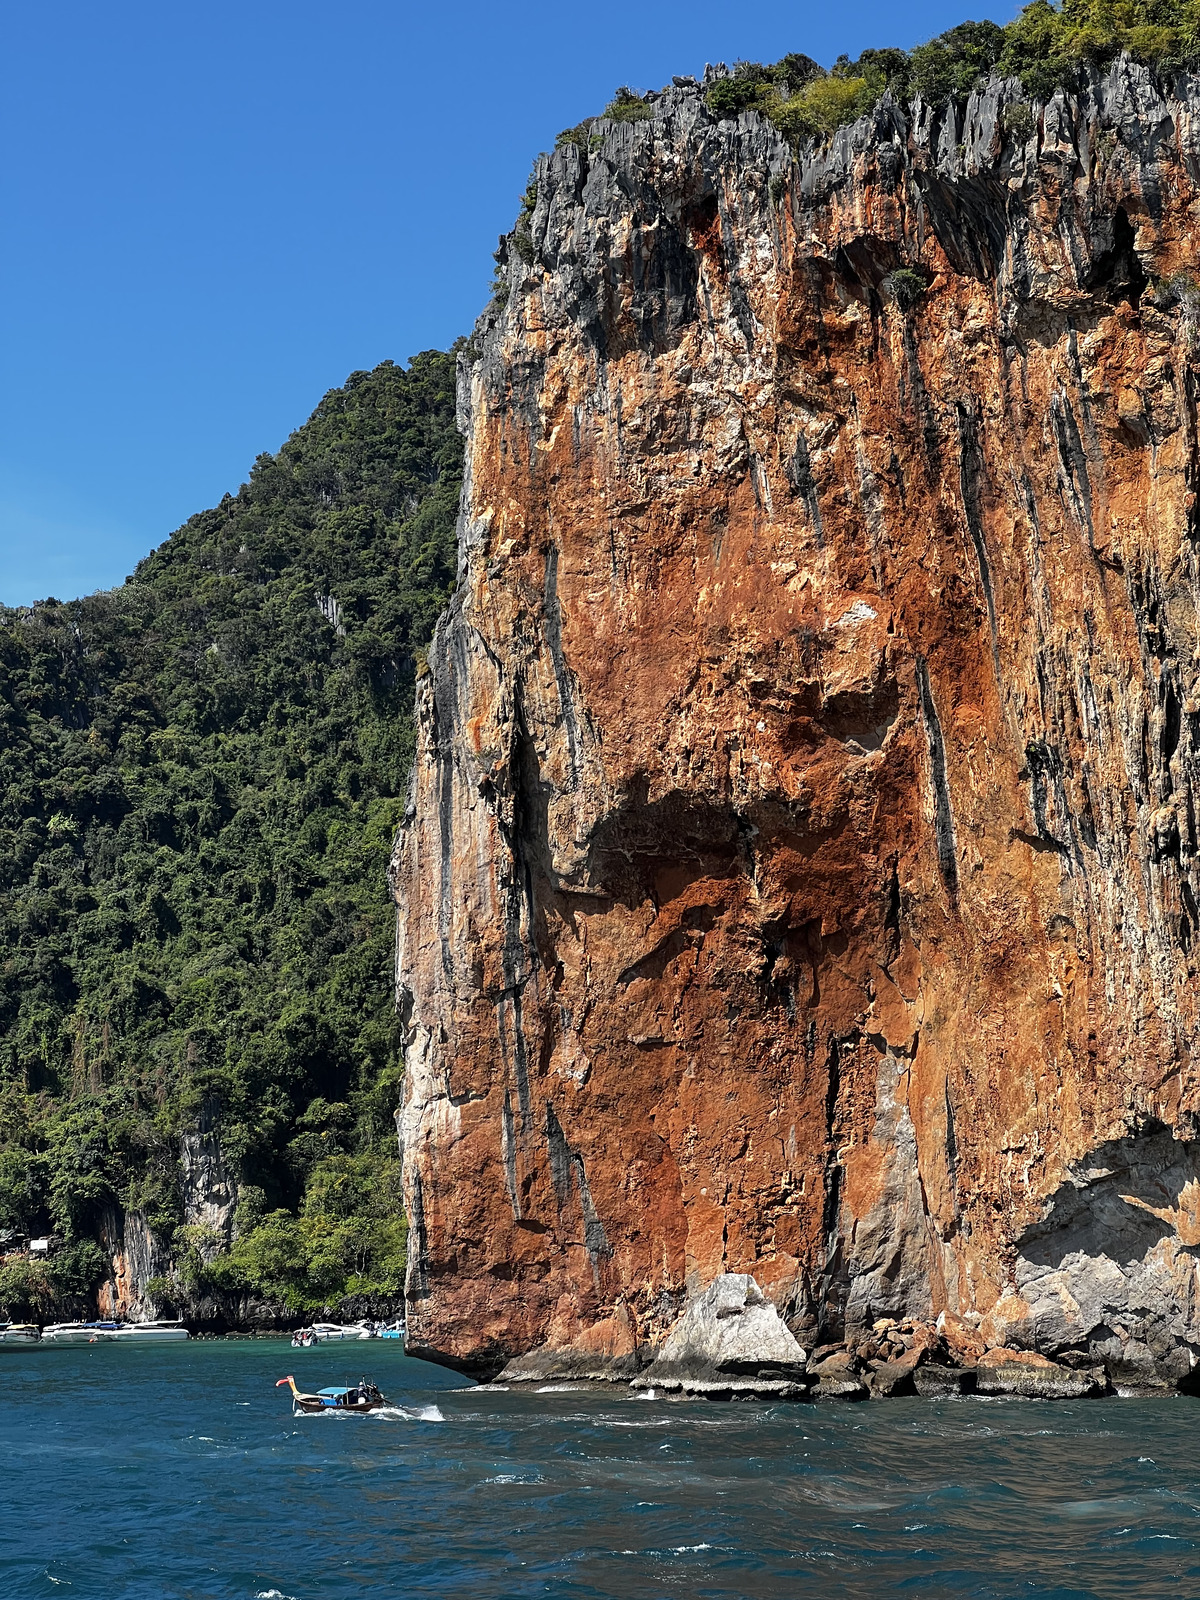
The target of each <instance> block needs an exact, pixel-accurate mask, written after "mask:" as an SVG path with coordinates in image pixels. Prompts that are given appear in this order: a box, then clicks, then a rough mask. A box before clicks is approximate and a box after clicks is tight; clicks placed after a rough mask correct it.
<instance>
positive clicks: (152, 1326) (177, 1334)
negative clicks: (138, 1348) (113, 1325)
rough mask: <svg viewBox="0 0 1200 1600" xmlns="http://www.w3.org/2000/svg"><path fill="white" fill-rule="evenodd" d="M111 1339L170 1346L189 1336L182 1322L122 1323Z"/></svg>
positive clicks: (128, 1342) (129, 1342)
mask: <svg viewBox="0 0 1200 1600" xmlns="http://www.w3.org/2000/svg"><path fill="white" fill-rule="evenodd" d="M110 1337H111V1338H113V1339H117V1340H123V1341H124V1342H125V1343H126V1344H172V1343H174V1342H175V1341H177V1340H180V1339H190V1338H191V1334H190V1333H189V1332H188V1331H187V1329H186V1328H185V1327H184V1325H183V1323H182V1322H179V1321H170V1322H163V1321H159V1322H122V1323H121V1324H120V1325H119V1326H118V1328H117V1331H116V1332H115V1333H114V1334H112V1335H110Z"/></svg>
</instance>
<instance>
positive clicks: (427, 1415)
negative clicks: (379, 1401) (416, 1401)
mask: <svg viewBox="0 0 1200 1600" xmlns="http://www.w3.org/2000/svg"><path fill="white" fill-rule="evenodd" d="M367 1414H368V1416H372V1417H376V1418H378V1419H379V1420H380V1421H382V1422H445V1420H446V1419H445V1417H444V1416H443V1415H442V1413H441V1411H440V1410H439V1409H438V1407H437V1406H380V1407H379V1409H378V1410H377V1411H371V1412H368V1413H367Z"/></svg>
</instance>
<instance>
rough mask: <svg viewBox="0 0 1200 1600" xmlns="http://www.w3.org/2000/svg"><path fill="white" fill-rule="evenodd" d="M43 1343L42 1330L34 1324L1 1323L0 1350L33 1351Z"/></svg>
mask: <svg viewBox="0 0 1200 1600" xmlns="http://www.w3.org/2000/svg"><path fill="white" fill-rule="evenodd" d="M41 1342H42V1334H41V1329H40V1328H37V1327H35V1326H34V1324H33V1323H32V1322H0V1350H31V1349H32V1348H33V1347H34V1346H35V1345H39V1344H41Z"/></svg>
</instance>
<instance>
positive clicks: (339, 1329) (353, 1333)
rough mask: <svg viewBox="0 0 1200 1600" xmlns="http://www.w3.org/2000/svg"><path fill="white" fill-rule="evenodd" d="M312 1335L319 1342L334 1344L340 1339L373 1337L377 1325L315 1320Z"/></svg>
mask: <svg viewBox="0 0 1200 1600" xmlns="http://www.w3.org/2000/svg"><path fill="white" fill-rule="evenodd" d="M312 1336H313V1339H314V1340H315V1341H316V1343H317V1344H333V1343H336V1341H337V1340H339V1339H373V1338H374V1337H375V1327H374V1324H373V1323H370V1322H314V1323H313V1325H312Z"/></svg>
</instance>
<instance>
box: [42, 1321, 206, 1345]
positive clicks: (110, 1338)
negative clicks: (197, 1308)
mask: <svg viewBox="0 0 1200 1600" xmlns="http://www.w3.org/2000/svg"><path fill="white" fill-rule="evenodd" d="M188 1337H189V1334H188V1331H187V1329H186V1328H185V1327H184V1326H183V1323H182V1322H54V1323H51V1325H50V1326H49V1327H48V1328H43V1329H42V1339H43V1341H44V1342H45V1343H46V1344H65V1345H71V1344H111V1343H114V1342H117V1343H124V1344H170V1343H174V1342H175V1341H176V1340H179V1339H186V1338H188Z"/></svg>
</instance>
